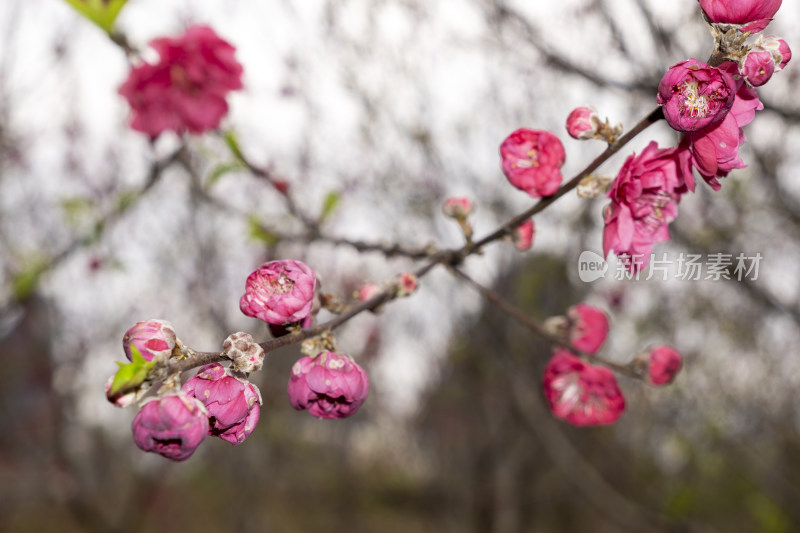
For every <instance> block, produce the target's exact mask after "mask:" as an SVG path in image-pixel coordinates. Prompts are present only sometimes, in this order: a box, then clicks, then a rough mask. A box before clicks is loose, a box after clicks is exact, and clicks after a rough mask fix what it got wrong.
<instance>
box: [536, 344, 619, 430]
mask: <svg viewBox="0 0 800 533" xmlns="http://www.w3.org/2000/svg"><path fill="white" fill-rule="evenodd" d="M543 386H544V395H545V398H546V399H547V403H548V404H549V406H550V410H551V411H552V413H553V415H554V416H555V417H556V418H560V419H562V420H566V421H567V422H569V423H570V424H572V425H574V426H597V425H603V424H613V423H614V422H616V421H617V419H618V418H619V417H620V415H622V412H623V411H624V410H625V398H624V397H623V396H622V392H621V391H620V390H619V386H618V385H617V380H616V378H615V377H614V374H613V373H612V372H611V371H610V370H609V369H607V368H604V367H599V366H594V365H590V364H589V363H586V362H584V361H583V360H582V359H580V358H578V357H576V356H575V355H573V354H572V353H570V352H568V351H567V350H564V349H563V348H562V349H559V350H557V351H556V353H555V355H554V356H553V358H552V359H550V362H548V363H547V366H546V367H545V373H544V383H543Z"/></svg>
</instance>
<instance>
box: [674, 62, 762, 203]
mask: <svg viewBox="0 0 800 533" xmlns="http://www.w3.org/2000/svg"><path fill="white" fill-rule="evenodd" d="M719 68H720V69H721V70H726V71H727V72H729V73H736V71H737V69H738V67H737V65H736V63H734V62H732V61H727V62H725V63H723V64H722V65H720V67H719ZM736 87H737V90H736V97H735V98H734V101H733V106H732V107H731V110H730V112H729V113H728V114H727V115H726V116H725V118H724V119H723V121H722V122H720V123H719V124H716V125H714V126H711V127H708V128H705V129H703V130H701V131H696V132H691V133H688V134H687V135H686V140H687V142H688V143H689V146H690V149H691V153H692V164H693V165H694V166H695V168H697V170H698V172H700V175H702V176H703V179H705V180H706V181H707V182H708V183H709V185H711V187H712V188H713V189H714V190H719V188H720V187H721V185H720V183H719V181H718V180H717V178H718V177H723V176H727V175H728V172H730V171H731V170H733V169H736V168H744V167H746V166H747V165H745V164H744V161H742V159H741V158H740V157H739V146H741V145H742V144H743V143H744V141H745V136H744V131H742V127H744V126H745V125H746V124H749V123H750V122H751V121H752V120H753V118H754V117H755V114H756V110H758V109H764V105H763V104H762V103H761V101H760V100H759V99H758V93H756V90H755V89H753V88H752V87H748V86H747V84H746V83H745V82H744V80H742V79H739V80H737V81H736Z"/></svg>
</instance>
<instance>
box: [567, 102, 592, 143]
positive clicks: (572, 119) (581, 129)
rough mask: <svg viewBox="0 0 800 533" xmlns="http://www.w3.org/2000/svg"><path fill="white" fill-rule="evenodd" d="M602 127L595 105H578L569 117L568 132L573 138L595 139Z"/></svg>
mask: <svg viewBox="0 0 800 533" xmlns="http://www.w3.org/2000/svg"><path fill="white" fill-rule="evenodd" d="M599 129H600V117H599V116H597V110H596V109H595V108H593V107H576V108H575V109H573V110H572V112H571V113H570V114H569V116H568V117H567V133H569V135H570V137H572V138H573V139H581V140H587V139H593V138H594V137H595V135H596V133H597V131H598V130H599Z"/></svg>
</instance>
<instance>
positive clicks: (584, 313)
mask: <svg viewBox="0 0 800 533" xmlns="http://www.w3.org/2000/svg"><path fill="white" fill-rule="evenodd" d="M567 318H568V319H569V333H568V337H569V342H570V344H571V345H572V347H573V348H575V349H576V350H580V351H582V352H586V353H588V354H595V353H597V350H599V349H600V347H601V346H602V345H603V343H604V342H605V341H606V337H607V336H608V316H606V314H605V313H604V312H603V311H601V310H600V309H598V308H597V307H594V306H591V305H587V304H584V303H580V304H578V305H575V306H573V307H570V308H569V309H568V310H567Z"/></svg>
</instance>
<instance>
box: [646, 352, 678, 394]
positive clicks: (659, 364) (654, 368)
mask: <svg viewBox="0 0 800 533" xmlns="http://www.w3.org/2000/svg"><path fill="white" fill-rule="evenodd" d="M648 361H649V370H648V377H649V380H650V383H652V384H653V385H667V384H668V383H672V380H674V379H675V376H676V375H677V374H678V372H680V370H681V366H682V365H683V361H682V358H681V354H679V353H678V352H677V351H676V350H675V349H674V348H672V347H670V346H656V347H655V348H653V349H651V350H650V355H649V357H648Z"/></svg>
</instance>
